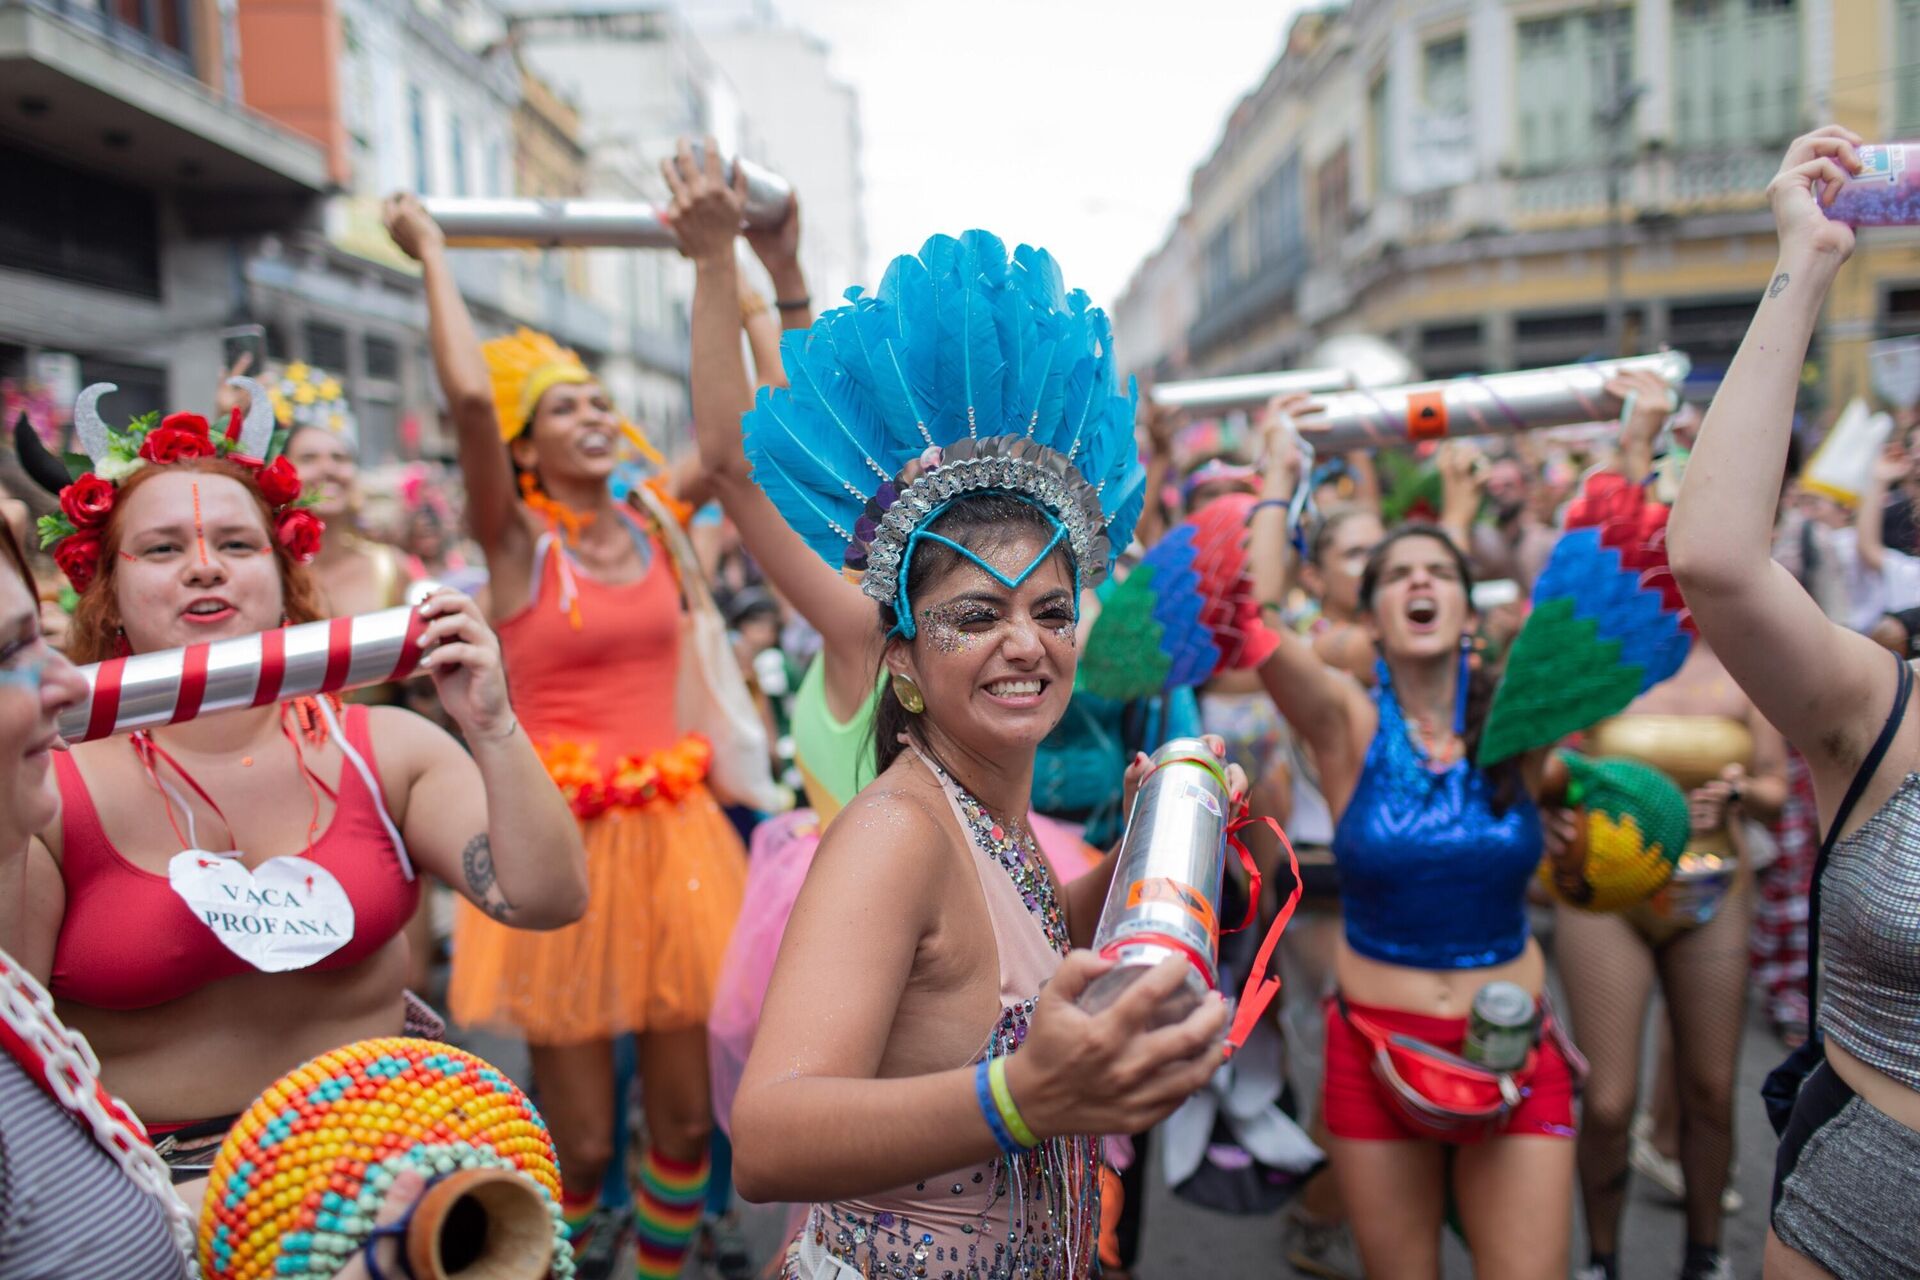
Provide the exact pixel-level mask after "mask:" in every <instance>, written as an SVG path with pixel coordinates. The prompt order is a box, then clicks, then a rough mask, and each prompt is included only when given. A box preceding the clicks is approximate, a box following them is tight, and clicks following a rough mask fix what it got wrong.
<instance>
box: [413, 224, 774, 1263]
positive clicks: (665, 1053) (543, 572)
mask: <svg viewBox="0 0 1920 1280" xmlns="http://www.w3.org/2000/svg"><path fill="white" fill-rule="evenodd" d="M386 219H387V229H388V231H389V232H390V233H391V234H392V235H393V238H394V240H395V242H396V243H397V244H399V246H400V247H401V249H403V250H404V251H405V252H407V253H408V254H409V255H411V256H412V257H414V258H416V259H417V260H419V262H420V263H421V265H422V267H423V268H424V269H425V274H426V287H427V300H428V309H429V316H430V322H431V332H432V340H433V353H434V363H435V367H436V369H437V371H438V374H439V378H440V383H441V386H442V388H443V389H444V390H445V392H446V396H447V403H448V404H449V406H450V407H451V412H452V415H453V418H454V421H455V423H456V426H457V429H458V432H459V447H460V466H461V469H462V471H463V472H464V473H465V476H466V483H467V510H468V513H469V519H470V520H471V523H472V533H473V536H474V538H475V540H476V541H477V542H478V543H479V544H480V547H481V549H482V550H483V551H484V552H485V554H486V558H487V569H488V573H489V576H490V582H491V596H490V609H491V613H492V620H493V622H494V623H495V625H496V626H497V627H498V628H499V630H500V637H501V644H502V646H503V648H504V651H505V654H506V662H507V669H508V672H509V675H510V676H511V679H512V686H513V700H514V708H515V710H516V711H517V712H518V714H519V715H520V717H521V720H522V722H523V723H524V724H526V726H527V729H528V731H529V732H530V733H531V734H532V735H533V738H534V741H535V743H536V744H537V745H538V746H539V748H540V751H541V754H542V757H543V759H544V760H545V761H546V764H547V768H548V772H549V773H550V774H551V775H552V777H553V779H554V781H555V782H556V783H557V784H558V785H559V786H560V788H561V790H562V791H564V792H565V793H566V795H567V797H568V799H569V800H570V801H571V803H572V805H573V809H574V812H575V814H576V815H577V816H578V817H579V819H580V822H581V830H582V833H583V835H584V838H585V841H586V847H587V865H588V878H589V881H590V883H591V891H590V894H589V905H588V908H587V914H586V916H585V917H584V918H583V919H582V920H581V921H580V923H579V924H577V925H574V926H572V927H571V928H568V929H563V930H558V931H556V932H554V933H550V934H545V935H542V936H540V937H537V938H535V937H532V936H530V935H524V934H516V933H512V932H510V931H508V930H504V929H500V928H498V927H497V926H495V925H494V924H493V923H492V922H491V921H489V920H487V919H485V918H484V917H483V916H481V915H480V914H479V913H477V912H472V911H463V912H462V913H461V915H460V918H459V919H458V921H457V922H456V925H455V931H454V960H453V985H452V988H451V991H450V997H449V998H450V1003H451V1004H452V1010H453V1014H454V1017H455V1019H456V1020H457V1021H460V1022H463V1023H470V1024H471V1023H482V1024H494V1025H497V1026H501V1027H505V1028H510V1029H512V1030H513V1031H515V1032H517V1033H519V1034H520V1035H522V1036H524V1037H525V1038H526V1040H527V1041H528V1043H529V1045H530V1046H531V1049H532V1057H533V1071H534V1076H535V1078H536V1080H537V1081H538V1085H539V1090H540V1098H541V1105H542V1109H543V1111H544V1112H545V1114H546V1119H547V1123H548V1125H549V1127H550V1128H551V1129H552V1132H553V1137H554V1142H555V1144H556V1146H557V1147H558V1148H559V1154H560V1167H561V1170H562V1172H563V1180H564V1191H565V1205H564V1208H565V1210H566V1213H567V1216H568V1220H569V1224H570V1226H571V1227H572V1228H573V1229H574V1231H575V1239H576V1242H577V1243H578V1244H579V1245H581V1246H585V1245H586V1243H587V1240H588V1238H589V1236H590V1235H597V1234H598V1233H600V1232H601V1231H615V1232H617V1231H620V1230H622V1228H623V1225H624V1224H621V1223H618V1222H616V1221H615V1220H614V1215H613V1214H612V1213H611V1212H607V1213H603V1214H599V1215H596V1214H595V1210H596V1208H597V1207H598V1203H599V1192H600V1188H601V1185H602V1183H603V1182H604V1180H605V1173H606V1168H607V1164H608V1161H609V1158H610V1156H611V1153H612V1142H613V1132H614V1113H613V1107H614V1083H613V1082H614V1065H613V1038H614V1037H615V1036H618V1035H621V1034H624V1033H627V1032H635V1033H638V1034H639V1045H640V1052H639V1075H640V1080H641V1094H642V1100H643V1105H644V1107H645V1110H646V1120H647V1133H648V1138H649V1146H648V1148H647V1150H646V1152H645V1155H644V1158H643V1164H642V1170H641V1179H640V1187H639V1189H638V1195H637V1222H636V1223H635V1226H636V1228H637V1231H638V1235H639V1243H640V1268H639V1274H640V1275H642V1276H652V1275H656V1274H657V1275H677V1274H678V1273H679V1270H680V1263H681V1259H682V1258H683V1257H684V1255H685V1252H686V1249H687V1245H688V1242H689V1241H690V1239H691V1237H692V1234H693V1231H694V1228H695V1227H696V1225H697V1224H698V1221H699V1216H700V1207H701V1202H702V1200H703V1199H704V1195H705V1185H706V1178H707V1150H708V1140H709V1136H710V1132H711V1128H712V1108H711V1104H710V1102H709V1090H708V1082H707V1031H706V1020H707V1011H708V1007H709V1004H710V1003H711V999H712V992H713V985H714V979H715V977H716V976H717V973H718V970H719V966H720V960H721V956H722V953H723V952H724V950H725V947H726V943H727V938H728V935H729V933H730V931H731V930H732V927H733V922H734V919H735V917H736V915H737V914H738V912H739V908H740V897H741V891H742V889H743V886H744V883H745V879H746V861H745V856H744V851H743V850H742V848H741V846H740V841H739V837H738V836H736V835H735V834H734V830H733V828H732V826H731V825H730V824H729V823H728V821H727V820H726V818H725V816H724V815H723V814H722V812H721V810H720V806H719V805H718V804H717V803H716V802H715V799H714V797H713V795H712V794H711V793H710V792H709V790H708V788H707V783H706V778H707V772H708V765H709V762H710V760H711V754H712V753H711V749H710V746H709V743H708V742H707V740H706V739H704V738H702V737H700V736H699V735H695V734H688V733H686V732H685V730H686V727H687V720H688V718H689V713H690V710H691V709H692V708H693V706H694V704H693V703H692V702H691V701H689V702H688V704H687V705H685V706H683V705H682V704H681V701H680V699H681V698H682V697H686V696H687V695H688V694H689V693H690V692H692V691H693V689H694V688H701V687H703V688H704V689H705V690H706V691H707V693H706V697H705V699H704V700H703V701H701V702H700V703H699V705H700V706H711V705H714V701H715V700H716V699H718V700H719V701H720V702H721V703H722V704H724V702H725V700H726V698H727V697H728V696H730V694H731V692H732V691H730V690H728V689H726V688H723V687H719V686H720V685H721V683H722V682H723V681H724V680H726V679H727V678H728V677H729V676H730V677H731V679H732V680H733V681H735V682H738V681H739V672H738V668H737V667H736V666H734V665H733V664H732V663H731V662H728V663H721V664H717V665H718V669H716V668H715V665H713V664H707V663H704V662H699V661H692V662H690V663H689V666H690V667H692V668H696V669H699V670H700V672H701V674H702V675H703V677H704V679H705V684H704V686H691V687H690V686H687V685H683V684H682V682H681V681H680V680H679V679H678V675H679V672H680V667H681V660H682V657H683V649H685V650H688V652H687V654H686V655H685V656H687V657H688V658H689V659H696V660H697V659H699V658H701V657H702V656H703V655H704V652H705V650H704V649H701V650H697V651H696V650H694V649H693V648H692V645H691V637H689V641H688V642H687V643H683V637H682V631H683V628H688V627H691V628H693V629H694V632H695V634H698V627H699V625H700V624H701V623H702V622H704V621H706V617H705V615H704V612H700V613H696V612H695V611H704V610H710V609H711V608H712V605H711V601H710V600H709V599H708V598H707V595H706V591H705V586H704V583H703V582H702V581H701V580H700V578H699V570H698V567H697V565H694V564H693V563H692V561H691V557H690V556H687V555H684V554H683V552H684V550H685V545H686V543H685V537H684V535H683V532H682V528H681V524H682V522H683V521H684V517H683V516H681V515H679V514H678V511H679V510H681V505H680V504H679V503H678V502H676V501H675V500H674V498H673V497H672V496H670V495H669V494H668V493H667V491H666V488H665V486H664V485H657V484H656V485H649V486H648V487H647V488H646V489H644V490H642V491H637V492H636V493H635V495H634V498H635V499H636V503H637V506H629V505H627V504H625V503H621V502H617V501H616V500H615V499H614V497H613V494H612V491H611V489H610V488H609V484H608V481H609V477H610V476H611V474H612V472H613V469H614V465H615V463H616V461H617V459H618V450H619V448H620V445H621V440H622V438H623V437H624V438H625V439H627V440H629V441H631V442H633V443H634V444H636V445H637V446H639V447H640V448H641V449H642V451H643V452H645V453H647V454H649V455H650V456H652V457H653V459H654V460H655V461H658V455H657V454H654V453H653V451H652V449H651V446H648V445H646V443H645V440H644V437H641V436H640V435H639V433H638V431H637V430H635V429H634V428H633V427H631V426H630V425H628V424H627V423H625V422H623V421H622V419H621V418H620V416H619V415H618V414H617V413H616V412H615V411H614V409H613V407H612V404H611V402H610V400H609V398H608V396H607V394H606V392H605V390H604V389H603V388H602V387H601V385H600V383H599V382H598V381H597V380H596V379H595V378H594V377H593V376H592V374H590V373H589V372H588V371H587V369H586V368H585V366H584V365H582V364H581V363H580V360H579V358H578V357H577V356H575V355H574V354H573V353H572V352H570V351H566V350H563V349H562V348H561V347H559V346H558V345H557V344H556V343H555V342H554V341H553V340H552V339H551V338H548V337H546V336H545V335H541V334H535V333H531V332H529V331H527V330H524V329H523V330H521V331H520V332H519V333H518V334H517V335H515V336H514V337H511V338H502V339H497V340H495V341H492V342H489V343H487V344H486V345H485V347H484V348H483V347H482V345H481V343H480V342H479V340H478V338H477V337H476V336H475V334H474V331H473V325H472V320H471V318H470V317H469V315H468V313H467V309H466V305H465V303H464V302H463V301H462V300H461V298H460V295H459V291H458V288H457V286H456V284H455V283H454V280H453V278H452V276H451V274H450V273H449V271H448V266H447V259H446V253H445V246H444V242H443V240H442V238H441V236H440V232H439V228H438V227H436V226H435V225H434V223H433V221H432V220H431V219H430V218H429V217H428V216H427V214H426V213H425V211H424V210H423V209H422V208H421V207H420V205H419V202H418V201H416V200H415V199H414V198H413V197H411V196H395V197H394V198H393V199H391V200H390V201H389V202H388V205H387V210H386ZM503 441H504V442H505V445H506V447H505V448H502V447H501V446H502V442H503ZM679 496H680V497H682V498H685V497H687V496H688V495H687V494H686V493H684V492H683V493H681V494H680V495H679ZM690 509H691V508H690V507H689V508H686V510H689V511H690ZM738 692H739V693H740V695H741V696H742V697H744V689H740V690H738ZM735 754H736V755H742V754H751V752H738V751H736V752H735ZM759 754H760V756H761V759H760V760H759V761H758V762H757V763H758V770H759V774H758V775H756V776H764V775H765V772H766V769H767V763H766V760H765V755H766V753H765V751H764V749H762V750H761V751H760V753H759ZM712 763H713V765H714V767H715V768H716V769H720V768H725V769H727V770H729V771H737V770H738V766H739V765H741V764H743V763H746V764H752V763H754V762H751V761H740V760H737V759H734V758H732V757H731V756H730V757H729V758H726V759H723V760H717V761H712ZM765 791H771V781H770V779H768V784H767V786H766V787H765V788H764V789H762V793H763V794H764V792H765ZM728 798H729V799H739V800H744V801H747V802H749V803H752V802H753V801H754V799H755V797H754V796H748V795H741V796H734V795H729V797H728ZM758 807H766V805H765V803H764V802H763V803H761V804H760V805H759V806H758ZM595 1252H596V1253H597V1252H600V1250H598V1249H596V1250H595Z"/></svg>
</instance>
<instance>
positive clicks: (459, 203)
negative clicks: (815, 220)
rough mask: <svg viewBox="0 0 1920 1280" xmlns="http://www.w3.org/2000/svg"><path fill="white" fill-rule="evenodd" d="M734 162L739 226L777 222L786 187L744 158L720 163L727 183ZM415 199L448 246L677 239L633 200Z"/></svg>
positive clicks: (620, 244) (661, 244) (657, 245)
mask: <svg viewBox="0 0 1920 1280" xmlns="http://www.w3.org/2000/svg"><path fill="white" fill-rule="evenodd" d="M699 157H700V148H698V147H695V148H694V158H695V160H696V161H698V160H699ZM735 166H738V170H739V172H740V173H741V174H742V175H744V176H745V177H746V180H747V199H746V207H745V209H744V210H743V216H744V218H745V221H746V224H747V226H749V227H751V228H755V229H760V228H766V227H777V226H779V225H780V222H781V220H782V219H784V218H785V217H786V216H787V208H788V206H789V204H790V203H791V202H792V200H793V188H792V186H790V185H789V184H788V182H787V180H786V179H785V178H782V177H781V176H780V175H779V174H777V173H774V172H772V171H771V170H768V169H764V168H762V167H761V166H759V165H757V164H754V163H753V162H752V161H751V160H745V159H739V160H734V161H731V162H729V163H728V164H727V166H726V170H727V180H728V181H729V182H731V181H732V180H733V175H734V171H735ZM421 203H422V204H423V206H424V207H425V208H426V211H427V214H428V216H429V217H431V218H432V219H433V220H434V221H435V222H437V223H439V224H440V231H441V234H443V235H444V236H446V238H447V245H448V247H450V248H454V249H519V248H536V249H558V248H568V249H589V248H610V249H673V248H677V247H678V244H679V242H678V241H677V240H675V239H674V235H673V228H671V227H669V226H668V225H667V223H666V221H665V219H663V218H662V217H661V216H660V208H659V206H658V205H653V204H648V203H646V202H645V201H641V200H532V199H513V200H484V199H458V198H445V197H436V198H434V199H431V200H424V201H422V202H421Z"/></svg>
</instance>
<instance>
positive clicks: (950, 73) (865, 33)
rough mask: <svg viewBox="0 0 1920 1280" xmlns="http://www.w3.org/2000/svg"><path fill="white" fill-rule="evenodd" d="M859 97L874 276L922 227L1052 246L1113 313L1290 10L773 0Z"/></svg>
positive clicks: (909, 246)
mask: <svg viewBox="0 0 1920 1280" xmlns="http://www.w3.org/2000/svg"><path fill="white" fill-rule="evenodd" d="M774 2H775V7H776V8H777V10H778V11H779V13H780V14H781V16H782V17H784V18H785V19H787V20H788V21H789V22H791V23H792V24H793V25H795V26H799V27H802V28H805V29H807V30H809V31H812V32H813V33H814V34H816V35H818V36H820V37H821V38H823V39H824V40H825V41H826V42H827V43H828V44H829V45H831V46H832V49H833V66H834V68H835V70H836V71H837V73H838V74H839V76H840V77H841V78H842V79H844V80H845V81H846V82H847V83H848V84H851V85H852V86H853V87H854V88H855V89H856V90H857V91H858V92H859V95H860V117H861V128H862V130H863V133H864V135H865V136H864V142H865V146H864V154H863V156H862V161H863V164H864V166H865V171H866V187H867V239H868V244H869V246H870V251H871V254H872V255H873V258H874V261H873V262H872V263H870V264H869V270H875V269H876V268H877V267H878V266H880V265H881V264H883V263H884V262H885V261H886V260H887V259H889V258H891V257H893V256H894V255H895V254H898V253H904V252H910V251H912V250H914V249H917V248H918V247H919V246H920V242H921V241H922V240H924V239H925V238H926V237H927V236H928V235H930V234H932V233H934V232H936V231H944V232H947V233H949V234H954V233H958V232H960V231H963V230H966V229H967V228H969V227H984V228H986V229H987V230H989V231H992V232H994V233H995V234H996V235H999V236H1000V237H1001V238H1002V239H1004V240H1006V241H1007V242H1008V245H1009V246H1011V245H1013V244H1015V243H1018V242H1021V241H1024V242H1027V243H1029V244H1036V245H1040V246H1043V247H1045V248H1047V249H1050V250H1052V251H1053V253H1054V255H1055V257H1057V258H1058V259H1059V261H1060V264H1061V268H1062V270H1063V271H1064V272H1065V273H1066V278H1067V283H1068V285H1069V286H1075V287H1079V288H1083V289H1085V290H1086V291H1087V292H1088V293H1089V294H1091V295H1092V296H1093V298H1094V300H1095V301H1097V302H1099V303H1101V304H1103V305H1107V304H1111V303H1112V302H1113V300H1114V298H1115V297H1116V296H1117V295H1118V294H1119V292H1120V290H1121V289H1122V288H1123V287H1125V285H1126V282H1127V277H1128V276H1129V275H1130V274H1132V272H1133V269H1134V267H1135V266H1136V265H1137V264H1138V263H1139V262H1140V260H1141V259H1142V258H1143V257H1145V256H1146V254H1147V253H1148V252H1149V251H1150V250H1152V249H1153V248H1154V247H1155V246H1156V245H1158V244H1159V243H1160V241H1161V239H1162V237H1163V236H1164V235H1165V234H1166V231H1167V229H1168V227H1170V226H1171V225H1172V223H1173V219H1174V216H1175V215H1176V214H1177V213H1179V211H1180V210H1181V209H1182V208H1183V207H1184V206H1185V204H1186V196H1187V178H1188V175H1189V174H1190V173H1191V172H1192V170H1193V167H1194V166H1195V165H1196V164H1198V163H1199V162H1200V161H1201V160H1202V159H1204V158H1205V157H1206V156H1207V154H1208V153H1209V152H1210V151H1211V150H1212V148H1213V145H1214V142H1215V141H1216V140H1217V139H1218V137H1219V134H1220V128H1221V126H1222V125H1223V124H1224V123H1225V121H1226V117H1227V113H1228V112H1229V111H1231V110H1232V108H1233V104H1234V103H1235V102H1237V101H1238V100H1239V98H1240V96H1241V95H1242V94H1244V93H1246V92H1247V91H1248V90H1250V89H1252V88H1253V87H1254V86H1255V85H1256V84H1258V83H1259V81H1260V78H1261V77H1262V76H1263V75H1265V74H1266V70H1267V68H1268V67H1269V66H1270V65H1271V64H1272V62H1273V60H1274V58H1275V57H1276V56H1277V55H1278V53H1279V51H1280V46H1281V40H1282V38H1283V37H1284V35H1285V33H1286V28H1287V24H1288V21H1289V19H1290V18H1291V16H1292V14H1293V13H1294V12H1295V11H1297V10H1298V9H1300V8H1302V7H1303V5H1302V4H1301V3H1300V0H774Z"/></svg>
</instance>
